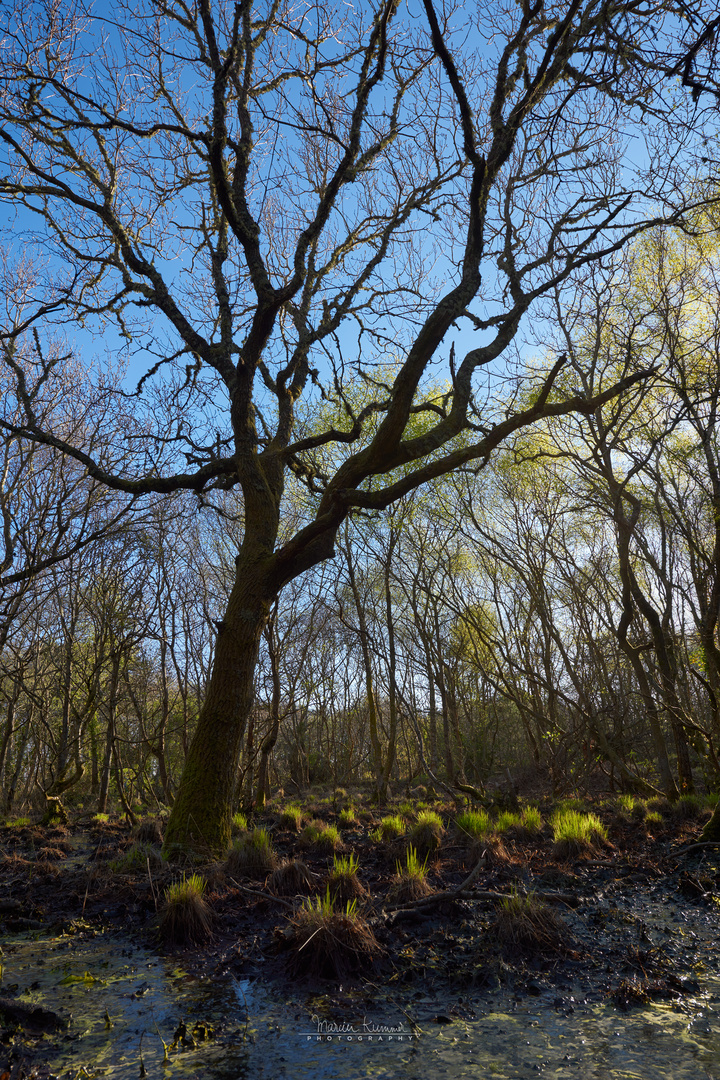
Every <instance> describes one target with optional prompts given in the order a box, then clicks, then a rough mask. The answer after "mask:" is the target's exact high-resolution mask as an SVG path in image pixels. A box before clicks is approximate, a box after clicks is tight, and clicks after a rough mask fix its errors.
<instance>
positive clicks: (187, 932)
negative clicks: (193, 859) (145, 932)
mask: <svg viewBox="0 0 720 1080" xmlns="http://www.w3.org/2000/svg"><path fill="white" fill-rule="evenodd" d="M204 892H205V882H204V881H203V879H202V878H201V877H200V876H199V874H193V875H192V876H191V877H189V878H185V877H184V878H183V879H182V881H176V882H174V884H172V885H170V887H169V888H167V889H166V890H165V897H164V900H163V904H162V908H161V910H160V924H159V929H160V936H161V937H162V939H163V941H164V942H165V944H166V945H202V944H203V942H205V941H207V940H208V938H210V937H211V936H212V910H211V908H210V905H209V904H208V903H207V901H206V900H205V897H204V895H203V894H204Z"/></svg>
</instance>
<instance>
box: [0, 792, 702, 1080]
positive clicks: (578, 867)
mask: <svg viewBox="0 0 720 1080" xmlns="http://www.w3.org/2000/svg"><path fill="white" fill-rule="evenodd" d="M425 801H426V803H427V805H423V804H422V803H418V800H417V798H416V799H415V800H413V801H412V802H411V801H410V800H407V799H405V800H403V799H399V800H395V801H394V802H393V803H392V804H391V805H389V806H387V807H384V808H382V809H381V810H380V809H378V808H376V807H374V806H372V805H371V804H370V801H369V798H368V796H367V795H365V796H363V794H362V793H358V792H347V793H346V792H344V791H336V792H329V793H328V792H324V793H318V794H315V795H314V796H313V797H311V798H306V799H305V800H304V802H302V803H300V802H297V803H295V804H293V803H292V801H291V800H279V801H277V802H276V803H274V804H273V805H272V806H270V807H269V808H268V810H267V812H265V813H263V814H262V815H258V816H257V817H256V818H255V819H252V820H250V821H247V820H243V819H242V818H241V817H238V818H237V820H236V823H235V836H234V846H233V849H232V850H231V852H230V854H229V856H228V858H227V860H226V861H224V862H222V863H220V862H212V863H208V864H205V865H199V866H197V865H196V866H193V867H188V868H186V869H185V871H183V870H182V869H178V867H177V866H173V865H169V864H167V863H165V862H164V861H163V859H162V857H161V855H160V847H159V844H160V840H161V835H162V820H161V819H160V818H158V819H148V820H146V821H145V822H144V824H143V825H142V826H141V827H140V829H138V828H137V827H136V828H134V829H133V828H131V827H130V826H128V825H127V824H125V823H124V822H123V821H122V820H120V819H119V818H117V817H113V816H109V817H108V818H107V819H102V818H101V819H98V818H97V817H93V816H92V815H84V816H83V815H81V814H76V815H74V816H73V815H71V820H70V823H69V824H68V825H57V826H55V827H41V826H39V825H34V824H32V823H30V822H27V823H24V822H22V821H16V822H14V823H8V824H7V825H6V826H5V827H3V828H2V831H0V923H1V924H2V929H1V931H0V932H1V933H2V940H3V949H4V951H5V953H6V957H5V961H4V963H5V967H6V968H7V970H8V971H9V972H11V973H12V970H13V954H14V951H16V952H18V955H19V951H22V953H23V955H24V956H25V955H30V954H32V948H33V941H36V942H37V943H38V948H39V949H44V950H46V951H47V952H50V951H53V952H55V953H57V954H61V953H62V951H63V949H67V950H68V951H69V952H73V951H74V952H76V953H78V955H79V954H80V953H82V956H83V965H84V966H85V971H84V973H83V975H82V977H85V976H86V977H87V989H88V1003H89V1007H90V1008H96V1011H98V1010H99V999H98V1003H97V1005H95V1004H93V995H92V993H91V988H92V986H93V985H94V984H95V982H97V983H98V984H99V982H100V980H101V979H102V976H103V971H104V970H105V969H103V968H102V965H103V964H106V965H107V954H108V949H109V948H110V950H111V951H113V952H115V953H119V952H121V951H122V949H124V948H132V947H134V946H137V945H138V944H142V946H143V947H144V948H146V949H147V950H152V951H153V952H157V953H158V954H159V955H165V956H167V957H170V958H171V959H172V961H173V962H174V963H176V964H177V965H178V968H179V969H182V971H183V973H187V974H189V975H190V976H193V975H195V976H197V978H198V979H205V980H208V979H209V980H210V981H212V982H215V983H219V982H220V981H222V980H223V979H225V980H232V981H235V982H236V983H237V984H243V985H247V984H248V982H249V983H252V982H253V981H254V980H262V983H263V985H265V986H272V987H273V988H274V989H275V990H276V991H277V993H278V995H279V996H280V997H282V996H283V995H284V996H285V997H286V999H287V1000H288V1001H290V1000H293V1001H297V1000H298V994H303V993H305V994H306V995H307V996H308V997H312V1000H313V1003H314V1005H313V1008H314V1009H315V1011H318V1012H321V1013H322V1015H324V1016H326V1017H328V1018H330V1019H334V1021H336V1022H340V1021H341V1019H342V1017H346V1016H347V1015H348V1014H349V1013H352V1014H353V1015H354V1013H355V1012H357V1011H358V1009H360V1010H361V1011H362V1012H363V1014H368V1015H370V1014H372V1013H373V1010H375V1011H376V1012H377V1010H378V1008H379V1007H380V1005H381V1004H382V1003H383V1002H386V1001H389V1000H392V1001H393V1002H395V1003H396V1004H397V1007H398V1008H399V1009H400V1010H401V1012H402V1014H403V1015H404V1016H406V1017H407V1020H408V1024H410V1025H412V1023H415V1022H418V1023H419V1022H420V1020H421V1019H424V1021H425V1022H427V1021H428V1019H430V1020H433V1021H434V1022H437V1023H445V1022H447V1023H452V1022H454V1021H456V1020H461V1019H469V1018H472V1016H473V1015H475V1013H476V1011H477V1009H478V1008H479V1006H480V1004H481V1003H482V1002H483V1001H485V1000H487V999H488V998H490V997H492V995H494V994H499V993H502V994H505V995H507V994H511V995H512V996H513V998H514V1000H522V999H525V998H530V999H532V998H537V999H540V998H543V999H547V1000H548V1001H549V1002H551V1003H552V1006H553V1008H555V1009H556V1010H558V1011H559V1012H562V1013H564V1014H566V1015H572V1013H573V1010H574V1009H575V1008H576V1007H577V1005H578V1002H603V1001H604V1002H611V1003H612V1005H613V1007H614V1008H616V1009H617V1010H618V1011H619V1013H622V1012H624V1011H627V1010H629V1009H632V1008H633V1007H634V1006H636V1005H640V1004H642V1003H645V1002H648V1001H658V1000H662V1001H670V1002H672V1001H677V1002H682V1000H683V999H684V998H685V997H686V996H687V995H690V994H693V993H695V992H696V991H697V990H698V987H699V985H700V982H701V981H702V979H703V976H704V973H706V972H708V971H712V972H714V973H720V934H719V933H718V932H717V926H718V918H720V910H719V909H718V903H719V902H720V848H718V847H707V846H703V847H697V848H694V847H693V848H691V849H690V850H688V848H690V846H691V845H693V843H694V841H695V840H696V839H697V837H698V836H699V833H700V831H701V827H702V823H703V821H704V820H705V819H706V818H707V817H708V816H709V812H710V811H709V809H708V808H707V807H706V805H705V803H704V802H703V801H702V800H699V799H689V798H688V799H684V800H682V801H681V803H680V804H679V805H677V806H676V807H674V808H673V807H670V806H669V805H668V804H665V803H663V802H662V801H659V802H657V803H656V804H654V805H653V804H652V803H651V804H649V805H648V804H646V803H644V802H642V801H640V800H633V799H630V798H621V799H618V798H617V797H606V798H596V799H594V800H593V801H591V802H590V801H585V802H576V801H566V802H565V803H562V804H552V803H551V802H550V801H549V800H539V801H538V802H536V803H535V804H534V806H533V807H529V806H525V807H524V810H525V813H522V808H521V810H520V811H518V812H517V813H514V812H508V811H502V812H501V811H495V812H493V811H492V810H490V811H489V812H483V811H480V810H478V811H474V812H472V813H471V814H470V816H468V814H467V811H465V812H464V811H463V810H462V809H461V808H457V807H455V806H452V805H449V804H443V803H442V802H431V801H430V800H429V799H427V797H426V799H425ZM463 813H465V817H463V816H462V815H463ZM473 814H474V815H475V816H474V817H473ZM573 815H575V817H574V818H573ZM591 815H594V817H591ZM588 821H589V822H590V823H591V827H589V828H586V829H585V831H584V832H583V822H584V823H585V824H587V822H588ZM593 821H594V822H595V824H592V822H593ZM563 824H564V825H565V827H566V828H565V834H563ZM260 830H263V831H262V832H261V831H260ZM573 830H574V831H573ZM410 848H412V851H411V852H410V857H408V852H409V850H410ZM192 875H196V880H197V882H198V887H197V889H196V890H195V893H196V894H197V895H196V897H195V900H193V901H191V903H192V904H195V908H196V910H195V912H194V917H196V918H197V917H198V911H199V912H200V916H199V918H200V921H199V923H197V922H195V923H193V924H192V926H193V927H194V929H192V930H191V932H190V933H189V936H184V930H183V924H182V912H181V913H180V915H179V916H178V914H177V911H174V912H173V913H172V918H170V919H168V918H167V916H166V913H167V895H168V890H170V898H171V900H172V899H173V897H175V899H177V896H178V895H179V894H182V895H184V894H185V893H186V892H188V891H189V892H193V890H192V889H188V888H187V885H188V882H189V881H190V879H191V877H192ZM178 883H180V884H182V885H183V888H182V889H181V890H178V889H177V888H176V889H175V892H174V893H173V892H172V889H173V886H177V885H178ZM198 896H199V897H200V904H201V907H200V908H198V907H197V899H198ZM164 915H165V916H166V917H165V918H164ZM178 919H179V921H178ZM168 925H170V927H171V929H170V930H168V929H167V927H168ZM178 927H179V929H178ZM108 943H114V944H112V945H109V944H108ZM0 959H2V958H0ZM38 963H40V961H38ZM68 970H69V969H68ZM73 970H74V969H73ZM38 974H40V972H39V971H38ZM67 978H74V979H76V980H77V979H78V978H80V976H78V975H72V976H66V979H67ZM56 981H57V980H56ZM140 989H141V987H140ZM133 993H138V991H137V990H135V991H133ZM130 996H131V995H128V997H130ZM140 996H141V997H142V994H141V995H140ZM133 1000H135V999H133ZM119 1008H120V1006H119V1005H118V1009H119ZM101 1012H102V1010H99V1016H98V1018H96V1020H98V1021H99V1019H100V1018H101V1015H100V1014H101ZM111 1012H112V1007H111ZM149 1022H150V1021H148V1023H149ZM153 1022H155V1020H153ZM107 1023H113V1017H112V1016H110V1017H109V1018H108V1020H107ZM198 1025H199V1027H198ZM76 1026H77V1025H76ZM193 1027H195V1028H196V1030H195V1033H194V1034H193ZM0 1028H1V1031H0V1078H4V1080H24V1078H25V1077H30V1076H33V1075H35V1076H38V1077H41V1076H50V1075H57V1073H55V1074H54V1073H53V1069H58V1065H57V1062H58V1060H60V1057H59V1049H58V1048H59V1047H61V1044H62V1043H63V1042H65V1043H68V1042H72V1040H73V1038H75V1037H76V1036H77V1037H78V1038H79V1035H78V1033H77V1032H76V1031H74V1028H73V1019H72V1018H71V1017H70V1016H69V1015H67V1014H66V1013H64V1012H63V1008H62V1003H60V1004H58V1001H57V999H56V997H54V996H53V991H52V986H51V985H50V983H49V982H48V980H43V979H42V978H37V979H34V980H29V981H28V979H14V978H13V977H12V975H9V976H8V975H5V974H4V977H3V981H2V984H1V985H0ZM223 1030H224V1028H223V1018H222V1017H221V1016H214V1017H213V1019H212V1023H210V1022H209V1021H207V1019H206V1018H205V1017H203V1016H201V1015H200V1014H199V1013H198V1014H197V1015H196V1016H195V1017H194V1018H193V1019H192V1024H190V1025H189V1026H188V1027H187V1028H186V1029H184V1030H183V1031H180V1033H179V1034H178V1031H179V1029H178V1030H177V1031H176V1030H173V1031H170V1032H169V1033H166V1032H165V1031H163V1034H162V1037H161V1036H160V1032H159V1031H158V1038H160V1041H161V1042H164V1043H167V1044H168V1046H169V1050H166V1052H165V1053H166V1057H167V1056H168V1055H170V1056H171V1055H172V1053H173V1051H176V1050H177V1049H178V1047H182V1048H185V1047H191V1046H193V1044H195V1045H199V1044H201V1043H202V1044H205V1043H207V1044H210V1043H212V1042H213V1041H217V1042H218V1043H220V1042H221V1041H222V1039H223ZM229 1030H230V1028H229V1027H228V1028H227V1031H229ZM226 1033H227V1032H226ZM233 1037H235V1036H233ZM60 1056H61V1055H60ZM63 1061H64V1062H65V1063H64V1065H63V1067H62V1068H61V1069H59V1073H60V1074H61V1075H63V1076H67V1077H70V1076H78V1077H79V1076H81V1075H91V1073H90V1072H88V1071H87V1070H88V1065H87V1062H85V1064H84V1065H83V1068H85V1070H86V1071H85V1072H84V1073H82V1072H80V1071H77V1069H76V1070H75V1071H74V1072H73V1069H72V1067H71V1066H70V1065H68V1064H67V1061H66V1059H63ZM63 1069H64V1071H63Z"/></svg>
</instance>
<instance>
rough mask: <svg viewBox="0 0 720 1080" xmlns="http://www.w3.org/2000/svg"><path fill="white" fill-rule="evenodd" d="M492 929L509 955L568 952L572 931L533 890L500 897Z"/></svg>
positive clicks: (504, 951) (494, 936) (493, 935)
mask: <svg viewBox="0 0 720 1080" xmlns="http://www.w3.org/2000/svg"><path fill="white" fill-rule="evenodd" d="M489 933H490V934H491V935H492V937H493V938H494V939H495V940H496V941H497V942H498V944H499V945H500V947H501V949H502V952H503V953H504V955H505V956H507V957H512V956H538V955H543V954H547V953H562V952H567V950H568V943H569V942H570V940H571V934H570V931H569V929H568V927H567V926H566V925H565V923H564V922H563V921H562V919H561V918H560V916H559V915H557V914H556V913H555V912H554V911H553V910H552V908H550V907H548V905H547V904H544V903H543V902H542V901H541V900H538V898H537V897H535V896H533V894H532V893H530V894H529V895H528V896H522V895H520V894H519V893H515V892H513V893H511V894H510V895H509V896H508V897H507V898H506V899H504V900H503V901H501V903H500V904H499V905H498V908H497V911H496V913H495V919H494V921H493V923H492V925H491V926H490V929H489Z"/></svg>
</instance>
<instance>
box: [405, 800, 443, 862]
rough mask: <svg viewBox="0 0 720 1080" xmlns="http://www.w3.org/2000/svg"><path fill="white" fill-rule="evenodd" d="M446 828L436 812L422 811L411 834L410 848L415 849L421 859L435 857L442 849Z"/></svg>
mask: <svg viewBox="0 0 720 1080" xmlns="http://www.w3.org/2000/svg"><path fill="white" fill-rule="evenodd" d="M444 836H445V828H444V826H443V823H442V819H441V817H440V815H439V814H436V813H435V811H434V810H421V811H420V813H419V814H418V816H417V821H416V822H415V824H414V825H413V827H412V829H411V830H410V833H409V837H408V839H409V846H410V847H413V848H414V849H415V851H416V852H417V853H418V855H419V856H420V857H421V858H424V859H427V858H429V856H430V855H434V854H435V852H436V851H437V850H438V848H439V847H440V845H441V843H442V840H443V837H444Z"/></svg>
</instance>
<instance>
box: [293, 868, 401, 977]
mask: <svg viewBox="0 0 720 1080" xmlns="http://www.w3.org/2000/svg"><path fill="white" fill-rule="evenodd" d="M290 924H291V926H292V928H293V931H294V950H293V954H292V959H291V962H290V966H291V969H292V971H293V972H294V974H296V975H309V976H311V977H312V978H318V977H319V978H330V979H343V978H346V977H347V976H348V975H354V974H357V973H360V972H362V971H365V970H367V968H368V967H369V966H370V965H371V964H372V963H373V962H374V961H375V960H376V959H377V958H378V957H379V956H380V954H381V952H382V950H381V948H380V945H379V944H378V942H377V940H376V939H375V935H374V934H373V932H372V930H371V929H370V927H369V926H368V924H367V923H366V922H365V920H364V919H363V918H362V917H361V916H360V915H359V914H358V911H357V902H356V901H355V900H350V901H348V903H347V904H346V905H345V907H344V910H342V911H336V910H335V905H334V903H333V900H332V897H331V895H330V889H329V888H328V889H327V891H326V893H325V896H324V897H320V896H318V897H316V898H315V900H306V901H305V903H304V904H303V906H302V908H301V909H300V911H298V912H297V914H296V915H293V917H292V918H291V920H290Z"/></svg>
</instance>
